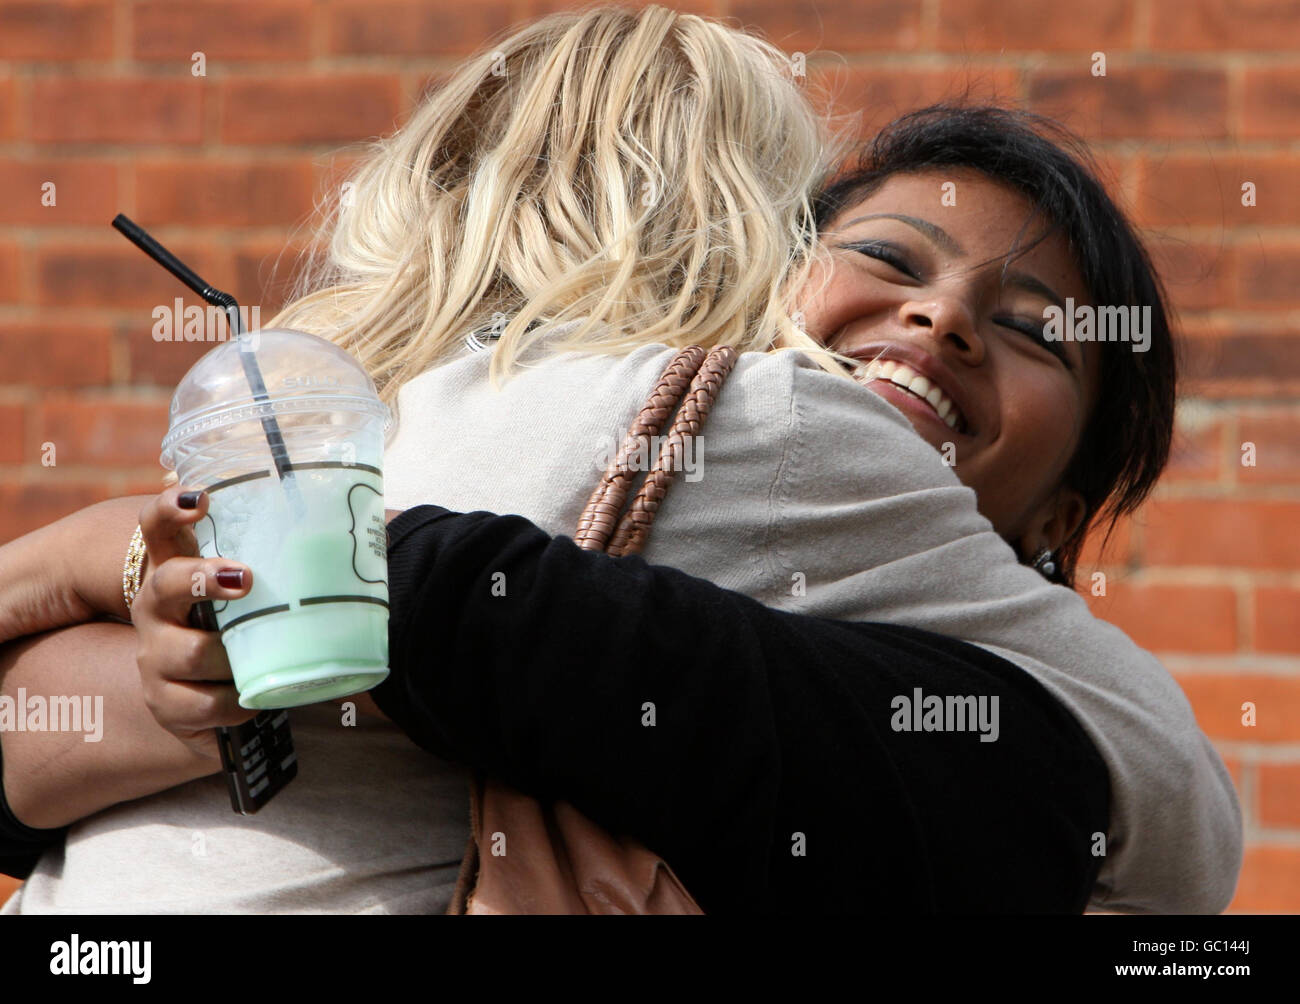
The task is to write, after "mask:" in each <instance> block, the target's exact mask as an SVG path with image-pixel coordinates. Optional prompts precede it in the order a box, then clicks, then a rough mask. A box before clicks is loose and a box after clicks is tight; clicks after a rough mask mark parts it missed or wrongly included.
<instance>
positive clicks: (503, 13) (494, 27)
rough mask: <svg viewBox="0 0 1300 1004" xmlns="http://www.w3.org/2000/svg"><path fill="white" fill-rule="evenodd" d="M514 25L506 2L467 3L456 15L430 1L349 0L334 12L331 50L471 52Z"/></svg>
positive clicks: (418, 53) (411, 53) (360, 52)
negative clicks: (359, 0) (356, 0)
mask: <svg viewBox="0 0 1300 1004" xmlns="http://www.w3.org/2000/svg"><path fill="white" fill-rule="evenodd" d="M511 23H512V18H511V12H510V8H509V6H508V5H505V4H490V3H478V4H461V5H459V6H458V7H457V8H456V10H455V13H454V14H453V13H451V12H449V11H448V10H447V9H445V8H442V7H439V6H436V5H431V4H429V3H427V2H425V0H405V2H397V3H394V2H383V0H381V2H377V3H376V2H371V0H365V2H355V0H352V2H349V0H343V2H340V3H336V4H334V5H333V6H332V7H331V9H330V11H329V28H328V32H329V51H330V52H335V53H341V54H346V55H366V56H372V55H386V56H430V55H439V54H445V53H467V52H472V51H474V50H476V49H478V48H479V47H480V46H482V45H483V44H484V43H486V42H487V41H488V40H489V39H491V38H492V37H493V36H495V35H497V34H498V33H499V32H501V31H502V30H504V29H505V28H508V27H509V26H510V25H511Z"/></svg>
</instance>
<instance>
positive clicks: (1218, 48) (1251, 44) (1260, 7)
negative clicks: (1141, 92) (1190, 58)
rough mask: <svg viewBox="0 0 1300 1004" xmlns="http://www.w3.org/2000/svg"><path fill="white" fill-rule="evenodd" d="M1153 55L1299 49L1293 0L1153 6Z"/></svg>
mask: <svg viewBox="0 0 1300 1004" xmlns="http://www.w3.org/2000/svg"><path fill="white" fill-rule="evenodd" d="M1152 3H1153V6H1152V8H1151V46H1152V48H1155V49H1210V50H1213V51H1215V52H1222V51H1224V50H1225V49H1288V50H1294V49H1296V48H1297V47H1300V18H1297V17H1296V6H1295V2H1294V0H1194V2H1190V3H1189V2H1188V0H1152Z"/></svg>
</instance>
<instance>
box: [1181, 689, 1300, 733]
mask: <svg viewBox="0 0 1300 1004" xmlns="http://www.w3.org/2000/svg"><path fill="white" fill-rule="evenodd" d="M1174 677H1175V678H1176V679H1177V681H1178V685H1179V686H1180V687H1182V688H1183V692H1184V693H1185V694H1186V695H1187V699H1188V700H1189V701H1190V702H1191V704H1192V709H1193V710H1194V711H1195V712H1196V720H1197V722H1198V723H1199V724H1200V726H1201V730H1202V731H1203V732H1204V733H1205V734H1206V735H1207V736H1209V737H1210V738H1211V739H1233V740H1238V741H1240V742H1260V743H1285V742H1296V741H1300V677H1293V676H1272V675H1264V674H1247V673H1240V674H1238V673H1234V674H1232V675H1230V676H1219V675H1215V674H1210V673H1205V674H1202V673H1181V674H1180V673H1175V674H1174ZM1248 701H1249V702H1251V703H1253V704H1254V706H1255V709H1254V710H1255V724H1254V725H1244V724H1242V716H1243V715H1244V714H1245V712H1244V711H1243V710H1242V707H1241V706H1242V705H1243V704H1245V703H1246V702H1248Z"/></svg>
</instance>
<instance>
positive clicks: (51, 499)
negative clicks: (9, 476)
mask: <svg viewBox="0 0 1300 1004" xmlns="http://www.w3.org/2000/svg"><path fill="white" fill-rule="evenodd" d="M60 459H61V458H60ZM111 497H112V495H111V493H110V492H109V490H108V486H107V485H106V484H104V483H102V482H85V481H64V480H63V479H61V478H59V477H58V476H57V473H56V469H55V468H46V469H44V470H43V472H42V475H41V476H40V477H39V479H38V480H35V481H31V482H27V483H23V484H16V483H14V482H12V481H9V480H6V481H4V482H2V483H0V543H4V542H5V541H10V540H13V539H14V538H15V537H21V536H22V535H23V534H25V533H30V532H31V531H32V530H35V529H36V528H37V527H41V526H45V524H47V523H53V522H54V521H55V520H58V519H62V518H63V517H64V516H67V515H69V514H71V513H74V512H76V511H77V510H78V509H84V508H86V506H88V505H94V504H95V503H96V502H102V501H104V499H107V498H111Z"/></svg>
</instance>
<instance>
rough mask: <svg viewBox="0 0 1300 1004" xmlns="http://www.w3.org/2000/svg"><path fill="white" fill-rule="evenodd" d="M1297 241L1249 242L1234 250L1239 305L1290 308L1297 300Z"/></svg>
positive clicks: (1299, 298) (1299, 250)
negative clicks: (1281, 242)
mask: <svg viewBox="0 0 1300 1004" xmlns="http://www.w3.org/2000/svg"><path fill="white" fill-rule="evenodd" d="M1297 269H1300V244H1277V243H1269V244H1261V243H1260V242H1258V241H1252V242H1248V243H1246V244H1243V245H1242V246H1241V247H1240V248H1238V249H1237V290H1236V298H1235V300H1234V301H1233V302H1234V303H1236V304H1237V305H1238V306H1270V307H1272V306H1278V307H1289V306H1293V305H1295V304H1296V303H1297V301H1300V287H1297V286H1296V274H1297Z"/></svg>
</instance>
